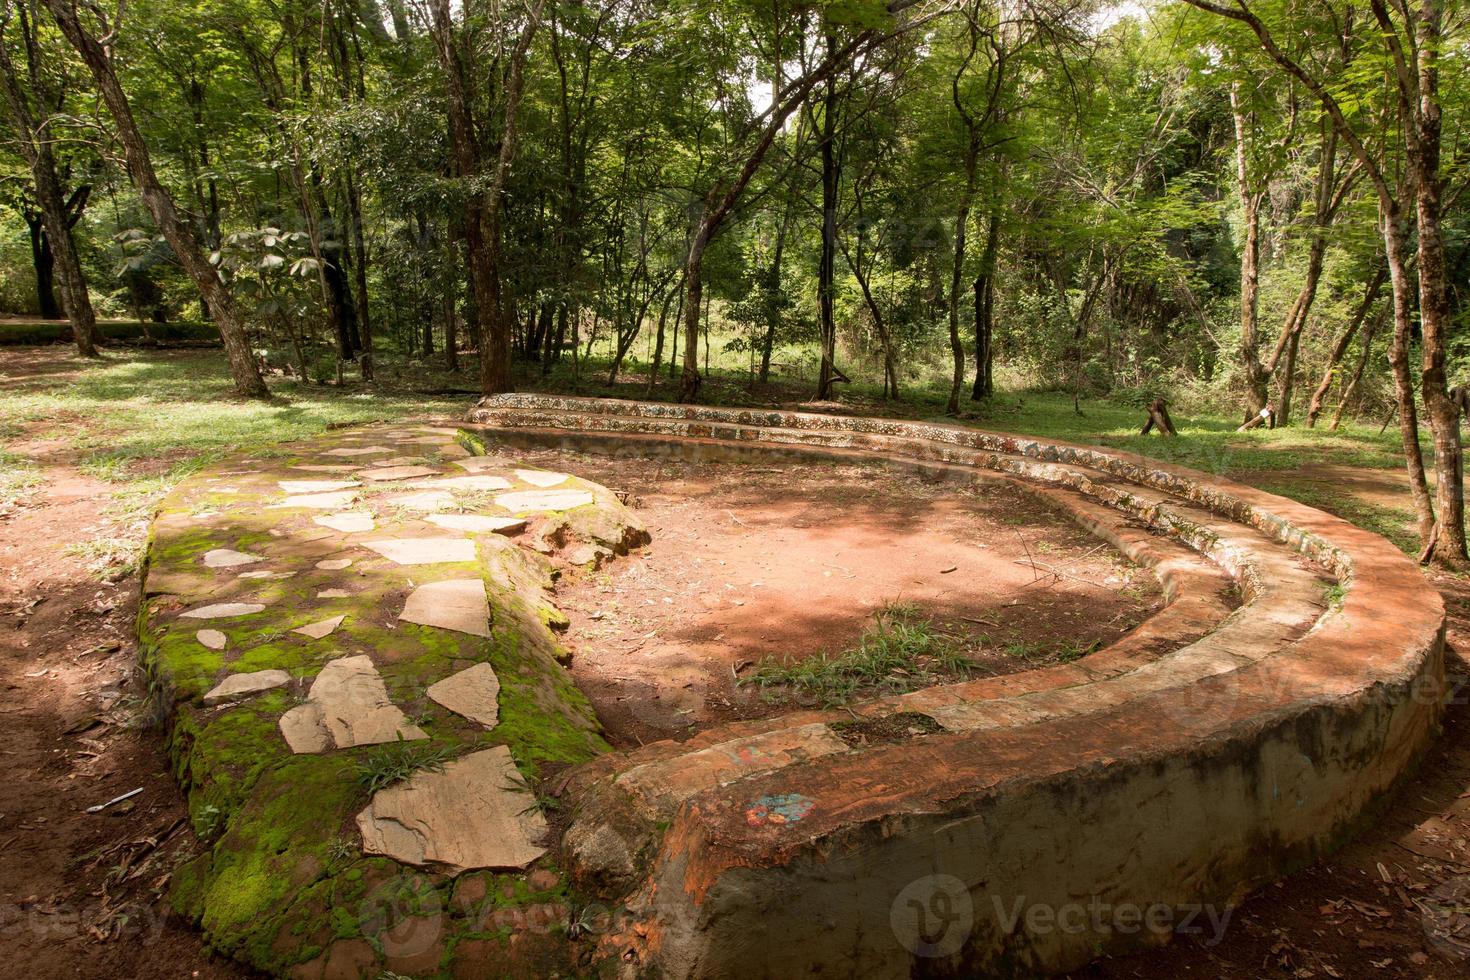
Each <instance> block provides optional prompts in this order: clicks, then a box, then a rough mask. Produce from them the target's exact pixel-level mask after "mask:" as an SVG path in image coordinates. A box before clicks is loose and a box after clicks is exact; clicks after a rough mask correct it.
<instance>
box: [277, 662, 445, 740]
mask: <svg viewBox="0 0 1470 980" xmlns="http://www.w3.org/2000/svg"><path fill="white" fill-rule="evenodd" d="M280 724H281V734H282V735H284V736H285V738H286V744H288V745H290V746H291V751H292V752H296V753H298V754H300V753H307V752H325V751H326V750H327V749H329V748H333V747H336V748H339V749H345V748H350V747H351V746H354V745H379V744H382V743H383V742H396V741H398V740H400V739H402V740H404V741H414V740H417V739H421V738H428V736H427V735H425V734H424V732H423V731H422V730H421V729H420V728H419V727H418V726H417V725H415V724H413V723H412V722H410V721H409V720H408V718H407V717H405V716H404V714H403V712H402V711H400V710H399V709H398V707H397V705H395V704H393V702H391V701H389V700H388V689H387V688H386V687H385V686H384V685H383V678H382V677H381V676H380V675H379V674H378V669H377V668H376V667H374V666H373V662H372V660H371V659H369V658H368V657H367V656H365V655H361V654H359V655H357V656H354V657H342V658H340V659H337V660H333V661H330V662H328V664H327V665H326V666H325V667H323V668H322V672H321V673H320V674H318V675H317V676H316V680H314V681H313V682H312V684H311V691H310V693H308V694H307V699H306V703H305V704H299V705H297V706H296V707H294V708H292V709H291V710H290V711H287V712H286V713H285V714H283V715H282V716H281V722H280Z"/></svg>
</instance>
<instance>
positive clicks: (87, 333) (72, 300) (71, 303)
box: [0, 10, 97, 357]
mask: <svg viewBox="0 0 1470 980" xmlns="http://www.w3.org/2000/svg"><path fill="white" fill-rule="evenodd" d="M20 28H21V31H22V32H23V33H24V35H25V37H24V39H23V40H24V42H25V48H26V57H27V58H29V59H32V67H33V68H34V67H35V63H34V59H35V58H36V53H35V48H34V44H33V38H32V35H31V25H30V22H29V21H27V20H26V19H25V15H24V11H23V10H22V13H21V22H20ZM0 86H3V88H4V96H5V104H6V105H7V107H8V108H9V115H10V117H11V119H12V120H13V121H14V122H15V125H16V128H17V130H18V135H19V136H20V139H19V140H18V141H17V144H18V145H19V147H20V152H21V155H22V156H23V157H24V158H25V161H26V163H27V164H29V165H30V168H31V179H32V181H33V182H34V183H35V187H36V202H37V203H38V204H39V205H40V208H41V215H40V220H39V221H38V222H34V223H32V222H31V221H30V219H29V218H27V223H28V224H30V225H31V243H32V245H31V247H32V253H33V255H34V256H35V265H36V291H37V296H38V299H39V300H40V306H41V315H42V316H47V317H48V319H49V318H54V317H55V315H56V311H55V309H54V301H52V299H51V296H52V293H51V281H50V280H51V273H52V272H53V271H54V272H55V275H56V278H57V279H59V280H60V285H61V303H62V308H63V309H65V310H66V316H67V319H68V320H70V321H71V330H72V336H73V338H74V340H75V341H76V345H77V353H79V354H81V355H82V356H83V357H96V356H97V348H96V345H95V344H94V342H93V341H94V338H95V337H96V336H97V317H96V314H95V313H94V312H93V311H92V300H91V298H90V297H89V296H88V295H87V281H86V278H85V277H84V276H83V274H82V263H81V259H80V258H79V257H78V255H77V250H76V246H75V244H74V243H73V242H72V237H71V224H72V223H71V221H70V220H69V217H68V215H67V209H66V202H65V201H64V200H63V199H62V195H61V182H60V181H59V180H58V178H57V176H56V160H55V158H54V156H53V155H52V153H51V143H50V137H48V136H47V135H46V134H45V133H43V132H42V131H41V129H40V128H39V127H38V126H37V123H36V119H35V118H34V115H33V114H32V112H31V107H30V103H29V101H28V100H27V99H26V97H25V94H24V93H23V92H22V91H21V87H20V76H19V75H18V74H17V73H16V69H15V64H14V62H13V61H12V60H11V58H10V54H9V52H8V50H7V49H6V48H5V45H4V39H3V38H0ZM48 306H52V307H53V308H52V309H50V310H48V309H47V307H48ZM48 314H49V316H48Z"/></svg>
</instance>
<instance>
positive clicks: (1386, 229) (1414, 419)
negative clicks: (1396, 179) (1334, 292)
mask: <svg viewBox="0 0 1470 980" xmlns="http://www.w3.org/2000/svg"><path fill="white" fill-rule="evenodd" d="M1403 224H1404V223H1403V221H1402V218H1401V217H1400V213H1399V210H1398V208H1397V205H1396V203H1395V205H1394V207H1392V208H1390V209H1387V210H1386V211H1385V213H1384V215H1383V243H1384V253H1385V255H1386V256H1387V258H1388V278H1389V283H1390V284H1391V286H1392V293H1393V343H1392V344H1391V345H1390V346H1389V350H1388V363H1389V366H1390V368H1392V370H1393V383H1394V395H1395V396H1396V398H1397V400H1398V408H1399V412H1398V416H1399V436H1400V438H1401V440H1402V442H1403V446H1404V465H1405V466H1406V467H1407V469H1408V473H1409V493H1410V495H1411V496H1412V497H1413V500H1414V513H1415V516H1416V517H1417V518H1418V521H1419V540H1420V541H1421V542H1423V543H1424V546H1425V547H1426V548H1428V547H1429V546H1430V545H1432V544H1433V543H1434V526H1435V525H1434V505H1433V503H1432V502H1431V500H1430V496H1429V481H1428V480H1427V479H1426V478H1425V476H1424V457H1423V455H1422V453H1421V452H1420V449H1419V413H1418V410H1417V408H1416V407H1415V405H1414V382H1413V380H1412V379H1411V378H1410V376H1409V340H1410V335H1411V334H1412V332H1413V328H1414V325H1413V310H1414V299H1413V295H1412V290H1413V285H1412V284H1411V283H1410V281H1409V272H1408V264H1409V263H1408V248H1407V246H1406V245H1405V243H1404V227H1403Z"/></svg>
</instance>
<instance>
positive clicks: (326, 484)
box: [276, 480, 362, 493]
mask: <svg viewBox="0 0 1470 980" xmlns="http://www.w3.org/2000/svg"><path fill="white" fill-rule="evenodd" d="M276 486H278V487H280V488H281V489H282V490H284V491H286V492H287V493H330V492H332V491H333V490H349V489H351V488H352V487H358V486H362V484H360V483H358V482H357V481H356V480H277V481H276Z"/></svg>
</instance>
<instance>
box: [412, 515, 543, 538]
mask: <svg viewBox="0 0 1470 980" xmlns="http://www.w3.org/2000/svg"><path fill="white" fill-rule="evenodd" d="M424 520H426V521H428V522H429V523H431V524H437V525H439V526H440V527H447V528H450V529H451V530H455V531H469V532H470V533H472V534H483V533H486V532H496V533H499V534H518V533H519V532H521V531H523V530H525V528H526V520H525V518H523V517H487V516H485V515H484V514H430V515H429V516H428V517H426V518H424Z"/></svg>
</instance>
